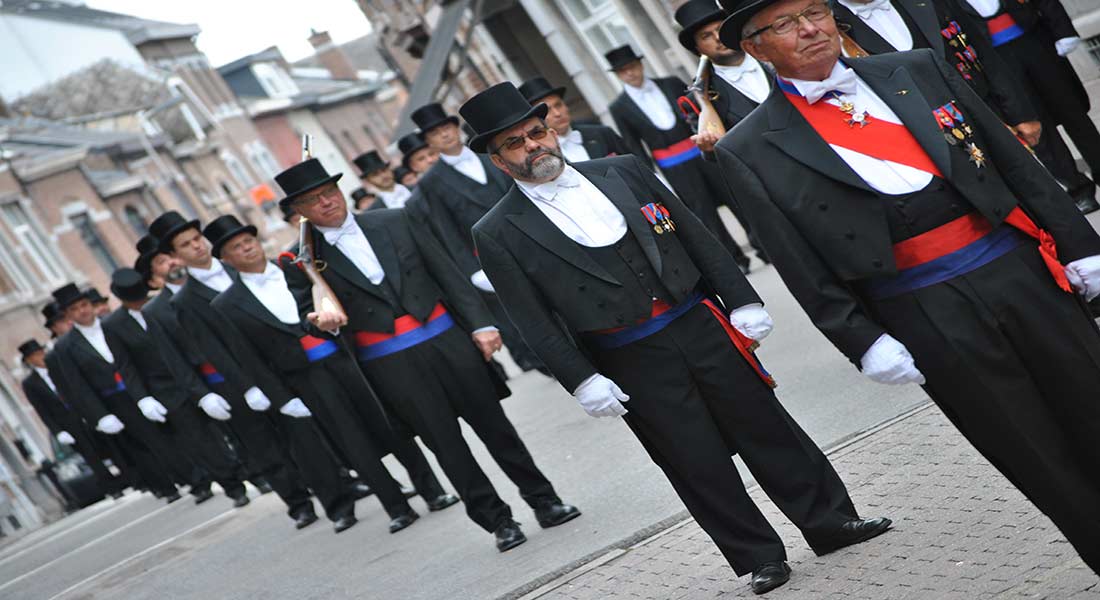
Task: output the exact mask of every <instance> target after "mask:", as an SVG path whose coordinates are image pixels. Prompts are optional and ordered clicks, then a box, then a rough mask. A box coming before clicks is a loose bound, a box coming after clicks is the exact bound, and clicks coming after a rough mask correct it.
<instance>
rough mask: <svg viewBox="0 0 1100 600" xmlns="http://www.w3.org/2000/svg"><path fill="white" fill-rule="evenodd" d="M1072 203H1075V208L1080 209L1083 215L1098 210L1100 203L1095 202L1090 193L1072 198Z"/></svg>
mask: <svg viewBox="0 0 1100 600" xmlns="http://www.w3.org/2000/svg"><path fill="white" fill-rule="evenodd" d="M1074 204H1075V205H1077V210H1079V211H1081V214H1083V215H1087V214H1089V213H1094V212H1096V211H1098V210H1100V204H1097V202H1096V198H1094V197H1093V196H1092V194H1091V193H1090V194H1088V195H1082V196H1079V197H1077V198H1076V199H1074Z"/></svg>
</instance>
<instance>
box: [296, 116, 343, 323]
mask: <svg viewBox="0 0 1100 600" xmlns="http://www.w3.org/2000/svg"><path fill="white" fill-rule="evenodd" d="M310 158H313V136H311V135H309V134H308V133H307V134H305V135H303V136H302V160H309V159H310ZM312 233H313V232H312V228H311V227H310V226H309V219H307V218H305V217H301V221H300V223H299V226H298V256H296V257H295V258H294V261H293V262H294V264H296V265H298V268H300V269H301V270H302V271H303V272H305V274H306V277H308V278H309V282H310V283H311V284H313V288H312V294H313V310H315V311H317V312H327V313H332V314H335V315H339V316H340V317H342V318H343V320H344V322H345V323H346V322H347V320H348V313H347V312H346V311H345V310H344V306H343V305H342V304H340V300H339V299H338V298H337V297H336V292H333V291H332V288H331V287H329V284H328V282H326V281H325V278H324V277H323V276H322V275H321V272H322V271H324V270H325V263H324V261H320V260H317V259H316V258H314V252H313V235H312Z"/></svg>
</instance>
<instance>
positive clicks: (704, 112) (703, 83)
mask: <svg viewBox="0 0 1100 600" xmlns="http://www.w3.org/2000/svg"><path fill="white" fill-rule="evenodd" d="M710 73H711V70H710V59H709V58H707V57H706V56H700V57H699V68H698V69H696V70H695V79H694V80H693V81H692V82H691V87H689V88H688V91H689V92H691V96H692V97H693V98H694V99H695V105H696V107H697V108H698V110H699V128H698V131H697V133H703V132H709V133H713V134H715V135H717V136H719V137H721V136H723V135H725V134H726V126H725V125H722V117H721V116H720V115H719V114H718V111H716V110H714V104H713V103H712V102H711V99H710Z"/></svg>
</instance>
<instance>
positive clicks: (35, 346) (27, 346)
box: [19, 339, 46, 358]
mask: <svg viewBox="0 0 1100 600" xmlns="http://www.w3.org/2000/svg"><path fill="white" fill-rule="evenodd" d="M45 349H46V348H45V347H43V346H42V344H39V343H38V340H33V339H32V340H27V341H25V342H23V343H22V344H19V353H20V354H22V355H23V358H27V357H28V356H30V355H32V354H34V353H35V352H39V351H41V350H45Z"/></svg>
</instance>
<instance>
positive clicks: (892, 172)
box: [788, 61, 932, 195]
mask: <svg viewBox="0 0 1100 600" xmlns="http://www.w3.org/2000/svg"><path fill="white" fill-rule="evenodd" d="M853 80H854V86H853V85H852V84H853ZM788 81H790V82H791V83H792V84H794V87H795V88H796V89H798V91H799V93H801V94H803V95H805V96H807V100H809V99H810V98H813V97H814V94H813V93H812V92H811V91H810V90H812V89H814V88H817V89H821V88H833V89H840V90H842V91H844V93H842V94H841V96H840V97H841V98H843V99H844V100H848V101H850V102H852V103H853V104H854V105H855V111H856V112H862V111H867V113H868V114H869V115H870V117H871V119H870V123H868V124H867V127H874V126H875V121H876V120H880V121H889V122H891V123H897V124H901V119H899V118H898V116H897V115H896V114H894V111H892V110H890V107H889V106H887V105H886V103H885V102H883V101H882V99H881V98H879V97H878V95H876V94H875V93H874V92H873V91H872V90H871V88H870V87H868V86H867V84H866V83H864V82H863V80H862V79H860V78H859V76H858V75H856V74H855V72H854V71H852V70H851V69H849V68H847V67H845V66H844V65H843V64H842V63H840V62H839V61H837V63H836V64H835V65H833V71H832V73H830V74H829V77H828V78H827V79H826V80H825V81H824V82H816V81H801V80H798V79H790V80H788ZM834 83H836V85H833V84H834ZM823 84H824V85H823ZM853 91H854V93H853ZM818 102H828V103H829V104H832V105H834V106H840V100H837V99H835V98H832V97H831V96H828V95H826V96H824V97H823V98H821V100H818ZM929 118H931V115H929ZM829 147H830V148H832V149H833V150H834V151H835V152H836V153H837V154H838V155H840V158H842V159H843V160H844V162H846V163H848V166H849V167H851V168H852V170H853V171H855V172H856V174H857V175H859V176H860V178H862V179H863V180H864V181H866V182H867V185H869V186H871V187H872V188H874V189H876V190H878V191H880V192H882V193H883V194H891V195H896V194H908V193H911V192H915V191H918V190H921V189H924V187H925V186H927V185H928V182H930V181H932V174H931V173H929V172H927V171H922V170H920V169H914V168H913V167H909V166H906V165H903V164H900V163H896V162H892V161H889V160H881V159H878V158H874V157H872V156H868V155H866V154H862V153H859V152H856V151H854V150H849V149H847V148H842V147H840V146H836V145H833V144H829Z"/></svg>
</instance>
